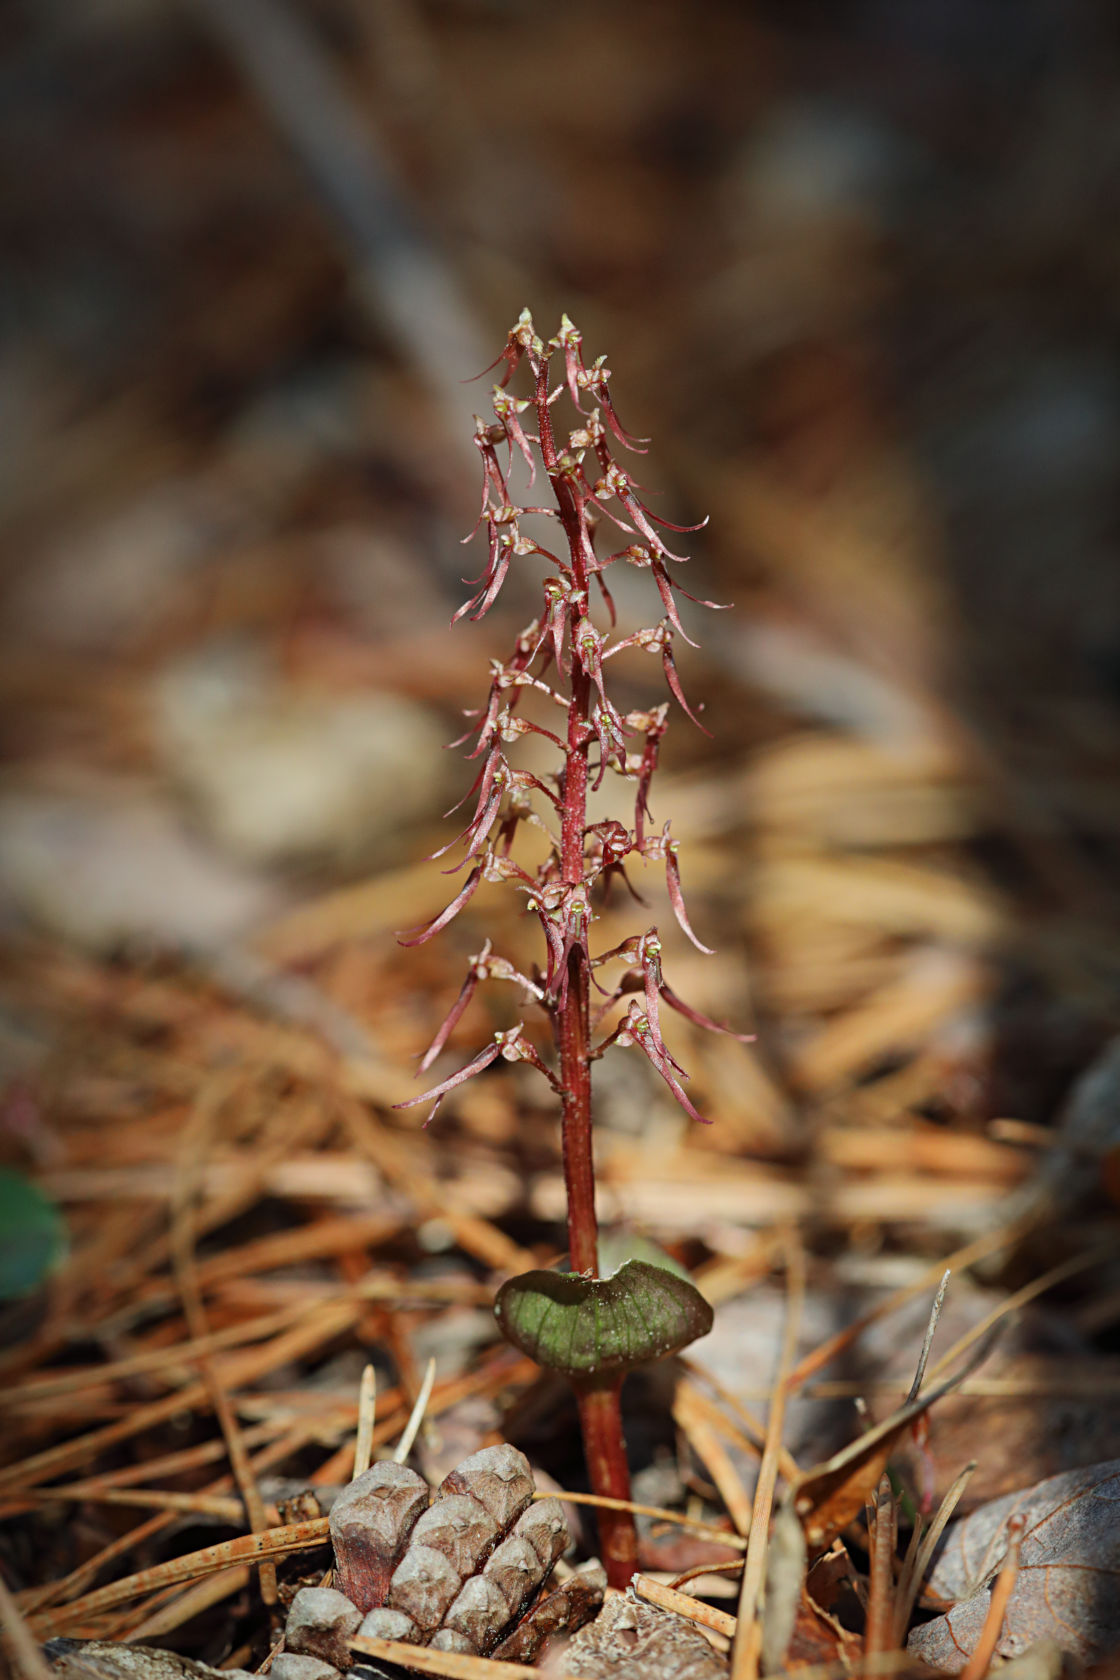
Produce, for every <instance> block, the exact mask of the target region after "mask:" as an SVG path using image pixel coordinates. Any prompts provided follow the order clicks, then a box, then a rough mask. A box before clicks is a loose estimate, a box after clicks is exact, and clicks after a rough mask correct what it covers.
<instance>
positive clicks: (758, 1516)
mask: <svg viewBox="0 0 1120 1680" xmlns="http://www.w3.org/2000/svg"><path fill="white" fill-rule="evenodd" d="M786 1277H787V1280H788V1289H787V1295H788V1305H787V1308H786V1324H785V1332H784V1334H783V1336H782V1352H781V1358H780V1360H779V1362H778V1374H777V1378H776V1380H775V1384H774V1399H773V1401H772V1403H771V1406H770V1416H769V1418H768V1420H767V1425H766V1447H765V1450H764V1451H763V1454H762V1463H761V1464H760V1466H759V1471H758V1485H757V1487H756V1488H755V1495H754V1510H753V1512H752V1514H751V1532H750V1538H749V1540H748V1541H747V1560H746V1566H745V1568H744V1570H743V1582H742V1587H741V1588H740V1592H739V1626H738V1633H737V1636H736V1639H735V1644H734V1646H733V1647H732V1653H731V1680H757V1675H758V1664H759V1656H760V1653H761V1640H762V1628H761V1622H760V1619H759V1614H758V1611H759V1604H760V1599H761V1595H762V1583H763V1580H764V1579H765V1575H766V1546H767V1540H768V1536H769V1529H770V1510H771V1506H772V1505H773V1501H774V1487H775V1484H776V1483H777V1479H778V1459H779V1455H780V1449H781V1442H782V1428H783V1426H784V1424H785V1414H786V1401H787V1399H788V1397H789V1393H790V1391H791V1382H792V1375H793V1361H794V1356H795V1354H796V1352H797V1339H798V1336H799V1335H800V1333H801V1313H802V1308H803V1306H804V1301H805V1255H804V1252H803V1250H802V1248H801V1245H800V1244H799V1243H798V1242H797V1241H795V1240H794V1239H793V1238H791V1239H790V1241H789V1243H788V1246H787V1258H786Z"/></svg>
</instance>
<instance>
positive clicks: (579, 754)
mask: <svg viewBox="0 0 1120 1680" xmlns="http://www.w3.org/2000/svg"><path fill="white" fill-rule="evenodd" d="M535 406H536V410H537V420H538V424H539V429H540V440H541V458H542V460H543V461H544V467H545V471H546V472H547V473H548V476H549V480H550V482H551V484H552V489H553V494H554V495H555V497H556V502H557V506H558V508H559V510H560V520H561V523H562V525H563V527H564V534H565V536H566V537H567V539H568V548H569V550H570V552H571V558H572V571H573V574H574V578H575V585H576V590H575V593H576V594H577V595H579V594H582V596H583V599H584V601H586V599H587V584H588V572H587V562H588V560H589V559H590V558H591V557H592V556H591V542H590V538H589V537H588V534H587V528H586V525H585V522H584V518H583V506H582V502H581V499H580V495H579V492H578V490H577V489H576V487H575V485H574V484H573V483H572V481H571V479H569V478H566V477H565V476H564V475H563V474H562V473H561V472H560V470H559V458H558V456H557V452H556V440H555V437H554V435H553V431H552V411H551V410H550V408H549V406H548V363H547V362H545V363H543V364H542V366H541V368H540V371H539V373H538V375H537V389H536V405H535ZM581 616H582V614H581V612H580V607H579V603H578V601H577V602H576V603H573V606H572V609H571V622H570V625H569V630H570V636H571V645H572V646H573V647H574V645H575V630H576V625H577V624H578V622H579V619H580V617H581ZM571 684H572V692H571V699H570V701H569V704H568V738H567V743H566V753H565V760H564V785H563V806H562V811H561V828H560V868H561V873H562V876H563V880H564V884H565V885H566V886H570V887H574V886H578V885H579V883H580V882H581V881H582V880H583V870H584V838H585V835H586V832H587V755H588V751H589V749H590V745H591V741H592V740H593V738H594V737H593V734H592V731H591V726H590V724H589V723H588V721H587V717H588V711H589V708H590V703H591V679H590V677H589V676H588V675H587V673H586V671H585V670H584V669H583V667H582V665H581V664H580V663H579V660H578V659H576V658H575V657H574V656H573V658H572V673H571ZM590 992H591V987H590V979H589V976H588V973H587V963H586V959H585V957H584V954H583V952H582V951H581V950H580V949H579V948H578V946H577V947H574V948H573V950H572V952H571V955H570V956H569V959H568V984H567V993H566V996H565V999H564V1005H563V1008H561V1009H558V1010H557V1011H556V1014H555V1015H554V1017H553V1030H554V1032H555V1035H556V1048H557V1050H558V1052H559V1056H560V1083H561V1085H562V1087H563V1120H562V1128H563V1133H562V1135H563V1153H564V1186H565V1189H566V1191H567V1197H568V1252H569V1255H570V1257H571V1263H572V1270H573V1271H575V1272H583V1273H586V1274H587V1275H589V1276H590V1277H598V1275H599V1244H598V1233H599V1227H598V1222H597V1220H596V1217H595V1164H594V1159H593V1155H592V1146H591V1063H590V1061H589V1060H588V1043H589V1039H590Z"/></svg>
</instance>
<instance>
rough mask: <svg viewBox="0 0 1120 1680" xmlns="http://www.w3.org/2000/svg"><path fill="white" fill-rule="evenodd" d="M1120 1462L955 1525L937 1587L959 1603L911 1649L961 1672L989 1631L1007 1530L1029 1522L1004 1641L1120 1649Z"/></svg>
mask: <svg viewBox="0 0 1120 1680" xmlns="http://www.w3.org/2000/svg"><path fill="white" fill-rule="evenodd" d="M1118 1516H1120V1459H1112V1460H1110V1461H1109V1462H1108V1463H1106V1464H1094V1465H1090V1466H1089V1468H1088V1469H1085V1470H1073V1471H1068V1472H1067V1473H1066V1474H1065V1475H1062V1476H1052V1477H1051V1478H1050V1480H1049V1481H1045V1482H1041V1483H1039V1484H1038V1486H1037V1487H1033V1488H1029V1489H1027V1490H1026V1491H1024V1492H1023V1493H1018V1494H1010V1495H1008V1496H1007V1497H1005V1498H1003V1499H996V1500H993V1501H992V1503H991V1504H990V1505H982V1506H981V1507H980V1509H979V1510H978V1511H973V1513H972V1515H971V1516H969V1517H965V1518H964V1519H963V1520H962V1521H961V1522H959V1523H955V1524H954V1525H953V1526H952V1527H951V1528H950V1529H949V1532H948V1535H947V1538H946V1541H945V1545H944V1548H943V1550H942V1552H941V1556H940V1558H939V1559H938V1562H937V1563H936V1565H935V1566H934V1569H933V1573H932V1575H931V1576H930V1580H929V1585H930V1587H931V1588H932V1589H933V1591H934V1592H936V1593H937V1594H939V1595H940V1596H941V1597H942V1598H943V1599H949V1600H953V1601H956V1602H955V1603H954V1608H953V1609H952V1610H950V1611H949V1612H948V1614H946V1615H944V1616H939V1617H938V1618H937V1619H936V1621H933V1622H929V1623H927V1624H926V1626H925V1627H921V1628H918V1629H916V1630H915V1631H914V1633H912V1634H911V1636H910V1640H909V1644H908V1647H907V1649H908V1650H910V1651H911V1652H912V1653H913V1654H914V1655H916V1656H920V1657H922V1658H924V1660H925V1661H926V1662H929V1663H932V1664H933V1665H934V1667H936V1668H943V1669H949V1670H953V1671H954V1672H955V1671H956V1670H957V1669H959V1667H960V1666H961V1663H962V1661H963V1659H964V1658H965V1657H967V1656H968V1655H969V1654H970V1653H971V1651H972V1649H973V1647H974V1645H975V1643H976V1641H977V1639H978V1637H979V1634H980V1630H981V1628H982V1626H983V1624H984V1618H985V1615H986V1614H987V1609H988V1602H989V1599H990V1597H991V1588H992V1584H993V1582H994V1580H995V1577H996V1575H997V1574H998V1572H999V1569H1000V1566H1001V1565H1002V1563H1003V1560H1004V1555H1005V1553H1006V1551H1007V1543H1008V1536H1007V1526H1008V1523H1009V1521H1010V1520H1011V1519H1012V1518H1013V1517H1022V1518H1023V1519H1024V1520H1025V1524H1026V1526H1025V1530H1024V1533H1023V1539H1022V1546H1021V1551H1020V1567H1019V1576H1018V1580H1017V1582H1016V1585H1015V1590H1014V1592H1013V1593H1012V1595H1011V1599H1010V1602H1009V1604H1008V1607H1007V1614H1006V1617H1005V1619H1004V1625H1003V1633H1002V1636H1001V1638H1000V1640H999V1643H998V1645H997V1647H996V1652H997V1655H999V1656H1001V1657H1011V1656H1018V1655H1020V1654H1022V1653H1024V1652H1025V1651H1027V1650H1028V1649H1029V1647H1030V1646H1032V1645H1034V1644H1035V1643H1037V1642H1038V1641H1039V1640H1043V1639H1053V1640H1056V1641H1057V1642H1058V1644H1059V1645H1060V1646H1061V1648H1062V1650H1063V1651H1065V1652H1067V1653H1068V1654H1069V1655H1071V1656H1075V1657H1077V1658H1078V1659H1079V1660H1080V1661H1082V1662H1086V1663H1088V1662H1093V1661H1095V1660H1097V1659H1099V1658H1102V1657H1106V1656H1108V1655H1110V1654H1112V1653H1114V1652H1115V1651H1116V1649H1117V1647H1118V1645H1120V1521H1118Z"/></svg>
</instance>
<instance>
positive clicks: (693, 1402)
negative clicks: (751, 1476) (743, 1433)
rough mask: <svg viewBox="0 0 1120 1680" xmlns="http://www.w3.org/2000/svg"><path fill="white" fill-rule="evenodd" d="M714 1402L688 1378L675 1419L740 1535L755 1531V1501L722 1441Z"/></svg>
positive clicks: (678, 1397)
mask: <svg viewBox="0 0 1120 1680" xmlns="http://www.w3.org/2000/svg"><path fill="white" fill-rule="evenodd" d="M712 1409H714V1408H711V1403H710V1402H709V1401H707V1400H705V1398H704V1396H703V1395H701V1394H700V1393H698V1391H697V1390H696V1388H695V1387H694V1386H693V1384H692V1383H690V1382H689V1381H688V1380H687V1379H686V1380H685V1381H684V1382H682V1383H679V1384H678V1385H677V1392H676V1395H675V1397H674V1400H673V1418H674V1420H675V1422H676V1423H677V1424H679V1426H680V1428H681V1429H682V1430H683V1431H684V1433H685V1435H686V1436H687V1438H688V1441H689V1445H690V1446H691V1447H692V1450H693V1451H694V1452H695V1453H696V1455H697V1457H698V1458H699V1459H700V1460H701V1462H702V1463H703V1464H704V1466H705V1468H706V1469H707V1471H708V1473H709V1475H710V1476H711V1478H712V1481H713V1482H714V1483H715V1485H716V1487H717V1488H718V1489H719V1492H720V1497H721V1498H722V1500H723V1503H724V1504H725V1505H726V1507H727V1510H728V1513H729V1515H730V1517H731V1520H732V1522H733V1523H734V1524H735V1528H736V1530H737V1532H738V1533H739V1534H742V1535H744V1536H745V1535H747V1534H749V1533H750V1529H751V1501H750V1496H749V1494H748V1493H747V1490H746V1488H745V1487H744V1486H743V1479H742V1477H741V1476H740V1474H739V1472H738V1470H737V1469H736V1468H735V1463H734V1460H733V1459H732V1457H731V1455H730V1453H729V1452H728V1451H727V1448H726V1447H725V1446H724V1444H723V1442H722V1441H721V1440H720V1439H719V1437H718V1435H717V1434H716V1431H715V1429H714V1427H713V1422H712V1418H711V1415H710V1412H711V1410H712Z"/></svg>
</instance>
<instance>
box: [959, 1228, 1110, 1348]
mask: <svg viewBox="0 0 1120 1680" xmlns="http://www.w3.org/2000/svg"><path fill="white" fill-rule="evenodd" d="M1115 1253H1116V1245H1115V1243H1114V1242H1112V1241H1109V1242H1107V1243H1098V1244H1097V1246H1096V1247H1095V1248H1089V1249H1085V1250H1084V1251H1083V1252H1082V1253H1081V1254H1075V1255H1073V1256H1072V1258H1071V1259H1069V1260H1063V1261H1062V1262H1061V1264H1060V1265H1057V1266H1052V1267H1051V1268H1050V1270H1049V1271H1048V1272H1043V1274H1042V1276H1041V1277H1040V1278H1035V1280H1034V1282H1033V1283H1027V1284H1024V1285H1023V1287H1022V1289H1017V1290H1016V1291H1015V1293H1014V1295H1009V1296H1008V1297H1007V1299H1006V1300H1005V1301H1001V1302H1000V1304H999V1306H998V1307H993V1308H992V1310H991V1312H989V1313H986V1314H985V1316H984V1317H983V1318H982V1319H981V1320H980V1322H979V1323H978V1324H974V1325H973V1326H972V1328H971V1330H968V1331H966V1333H965V1334H964V1335H963V1336H960V1337H959V1338H958V1339H957V1341H955V1342H954V1343H953V1345H952V1347H951V1348H950V1349H949V1351H948V1353H944V1354H942V1356H941V1358H940V1359H939V1360H938V1361H937V1364H936V1365H935V1366H934V1367H933V1370H932V1371H931V1372H930V1376H931V1377H936V1376H939V1375H940V1373H941V1372H942V1371H944V1370H946V1369H947V1368H948V1367H949V1366H950V1365H951V1364H952V1363H953V1361H954V1360H955V1359H956V1358H957V1356H958V1355H959V1354H961V1353H963V1352H964V1350H965V1349H966V1348H968V1347H971V1346H972V1344H973V1342H976V1341H978V1340H979V1339H980V1337H981V1336H983V1335H984V1333H985V1331H986V1330H988V1329H990V1327H991V1326H992V1325H993V1324H996V1323H997V1322H998V1321H999V1320H1000V1319H1001V1318H1006V1317H1007V1315H1008V1313H1013V1312H1017V1311H1018V1309H1019V1308H1020V1307H1022V1306H1025V1305H1026V1303H1027V1302H1028V1301H1033V1300H1034V1298H1035V1296H1036V1295H1042V1294H1044V1293H1045V1292H1046V1290H1048V1289H1053V1287H1054V1285H1055V1284H1058V1283H1064V1282H1065V1280H1066V1279H1067V1278H1071V1277H1075V1276H1076V1275H1077V1273H1078V1272H1083V1271H1085V1270H1086V1269H1087V1268H1088V1267H1089V1266H1095V1265H1096V1264H1097V1262H1098V1261H1101V1260H1111V1259H1113V1258H1114V1256H1115Z"/></svg>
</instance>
